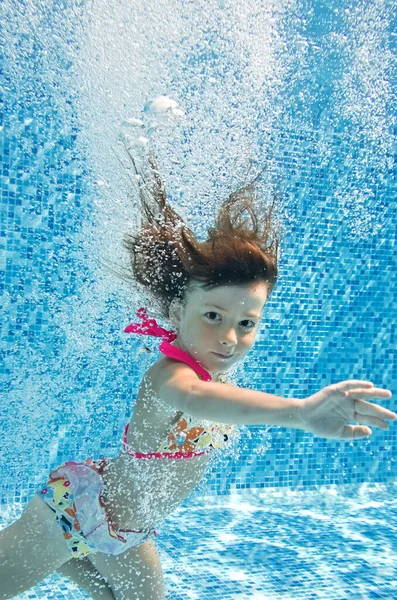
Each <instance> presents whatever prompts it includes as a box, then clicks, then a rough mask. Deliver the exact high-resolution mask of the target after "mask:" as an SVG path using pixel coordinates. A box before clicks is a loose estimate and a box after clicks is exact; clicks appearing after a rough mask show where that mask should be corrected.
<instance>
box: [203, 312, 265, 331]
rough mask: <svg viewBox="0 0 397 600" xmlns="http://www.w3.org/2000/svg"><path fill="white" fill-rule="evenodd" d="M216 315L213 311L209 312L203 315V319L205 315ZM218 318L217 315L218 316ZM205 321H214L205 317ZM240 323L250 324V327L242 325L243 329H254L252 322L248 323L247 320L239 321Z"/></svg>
mask: <svg viewBox="0 0 397 600" xmlns="http://www.w3.org/2000/svg"><path fill="white" fill-rule="evenodd" d="M217 314H218V313H216V312H214V311H212V310H211V311H209V312H207V313H205V315H204V316H205V317H207V315H217ZM218 316H219V315H218ZM207 319H209V320H210V321H215V319H210V317H207ZM241 323H251V325H243V326H242V327H243V329H253V328H254V327H255V323H254V322H253V321H249V320H247V319H245V320H244V321H241Z"/></svg>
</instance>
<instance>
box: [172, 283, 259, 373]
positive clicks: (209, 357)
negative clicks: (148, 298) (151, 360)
mask: <svg viewBox="0 0 397 600" xmlns="http://www.w3.org/2000/svg"><path fill="white" fill-rule="evenodd" d="M267 293H268V286H267V283H265V282H260V283H259V282H258V283H253V284H249V285H244V286H236V285H225V286H219V287H216V288H214V289H212V290H204V289H203V288H202V286H201V284H200V283H195V285H194V286H193V287H192V288H191V291H188V292H187V301H186V305H185V307H183V306H182V305H181V304H180V303H178V302H175V303H173V304H172V305H171V307H170V319H171V321H172V323H173V324H174V325H175V327H176V329H177V332H178V338H177V339H176V340H175V342H173V345H174V346H176V347H177V348H181V349H182V350H184V351H185V352H187V353H188V354H190V356H192V358H194V360H196V361H197V362H198V363H199V364H200V365H201V366H202V367H204V369H206V370H207V371H209V373H211V374H216V373H222V372H224V371H227V370H229V369H230V367H231V366H233V365H235V364H236V363H237V362H239V361H241V360H242V359H243V358H244V356H245V355H246V354H247V353H248V352H249V350H250V349H251V348H252V346H253V344H254V341H255V337H256V334H257V332H258V329H259V324H260V322H261V319H262V311H263V308H264V305H265V303H266V300H267ZM219 354H222V355H228V356H229V358H222V357H221V356H219Z"/></svg>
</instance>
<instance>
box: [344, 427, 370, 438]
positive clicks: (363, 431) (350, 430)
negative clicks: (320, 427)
mask: <svg viewBox="0 0 397 600" xmlns="http://www.w3.org/2000/svg"><path fill="white" fill-rule="evenodd" d="M371 434H372V430H371V429H370V428H369V427H363V426H362V425H345V426H344V428H343V433H342V438H341V439H342V440H360V439H361V438H367V437H369V436H370V435H371Z"/></svg>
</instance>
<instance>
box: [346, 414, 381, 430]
mask: <svg viewBox="0 0 397 600" xmlns="http://www.w3.org/2000/svg"><path fill="white" fill-rule="evenodd" d="M354 420H355V421H358V423H360V424H361V425H373V426H374V427H378V429H389V424H388V423H386V421H384V420H383V419H378V418H377V417H369V416H363V415H358V414H355V415H354Z"/></svg>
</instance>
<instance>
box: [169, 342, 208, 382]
mask: <svg viewBox="0 0 397 600" xmlns="http://www.w3.org/2000/svg"><path fill="white" fill-rule="evenodd" d="M171 346H175V348H179V349H180V350H183V352H186V354H189V352H188V351H187V350H186V349H185V348H183V347H182V344H180V343H179V342H178V340H177V339H176V340H174V341H173V342H171ZM192 358H193V359H194V360H196V359H195V358H194V356H192ZM206 370H207V371H208V373H209V374H210V375H211V377H212V381H214V382H217V381H218V376H219V373H217V372H216V373H214V371H209V370H208V369H206Z"/></svg>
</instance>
